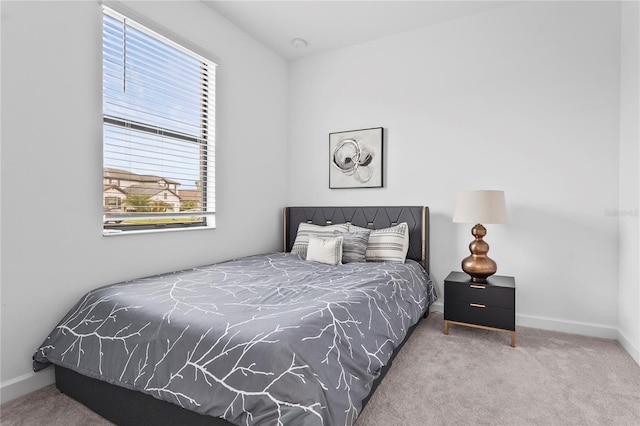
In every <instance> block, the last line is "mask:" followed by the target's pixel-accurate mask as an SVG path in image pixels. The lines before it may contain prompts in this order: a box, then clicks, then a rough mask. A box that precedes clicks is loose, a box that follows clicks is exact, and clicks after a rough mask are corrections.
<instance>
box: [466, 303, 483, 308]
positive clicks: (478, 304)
mask: <svg viewBox="0 0 640 426" xmlns="http://www.w3.org/2000/svg"><path fill="white" fill-rule="evenodd" d="M469 306H473V307H474V308H484V307H485V305H481V304H480V303H469Z"/></svg>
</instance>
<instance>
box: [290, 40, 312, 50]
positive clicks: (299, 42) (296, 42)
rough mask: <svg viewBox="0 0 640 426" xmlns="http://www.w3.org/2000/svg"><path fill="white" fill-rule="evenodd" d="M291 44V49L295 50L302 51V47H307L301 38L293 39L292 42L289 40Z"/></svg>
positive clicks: (305, 41)
mask: <svg viewBox="0 0 640 426" xmlns="http://www.w3.org/2000/svg"><path fill="white" fill-rule="evenodd" d="M291 44H293V47H295V48H296V49H302V48H304V47H307V45H308V44H309V43H307V40H305V39H303V38H294V39H293V40H291Z"/></svg>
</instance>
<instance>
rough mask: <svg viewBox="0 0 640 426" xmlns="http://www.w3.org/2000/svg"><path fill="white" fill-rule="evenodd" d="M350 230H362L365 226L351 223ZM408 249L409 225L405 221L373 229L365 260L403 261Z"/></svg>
mask: <svg viewBox="0 0 640 426" xmlns="http://www.w3.org/2000/svg"><path fill="white" fill-rule="evenodd" d="M349 230H350V231H352V232H362V230H366V228H360V227H357V226H353V225H351V226H350V227H349ZM407 251H409V227H408V225H407V223H406V222H402V223H399V224H398V225H396V226H391V227H389V228H382V229H374V230H372V231H371V233H370V234H369V244H368V245H367V253H366V258H367V262H399V263H404V261H405V259H406V258H407Z"/></svg>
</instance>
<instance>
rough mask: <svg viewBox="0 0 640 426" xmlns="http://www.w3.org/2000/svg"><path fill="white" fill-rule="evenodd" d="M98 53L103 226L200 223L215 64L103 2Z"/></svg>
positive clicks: (209, 170) (209, 159)
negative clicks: (101, 101) (101, 121)
mask: <svg viewBox="0 0 640 426" xmlns="http://www.w3.org/2000/svg"><path fill="white" fill-rule="evenodd" d="M102 54H103V79H102V89H103V222H104V229H105V233H108V232H122V231H131V230H140V229H149V228H153V229H157V228H171V227H190V226H205V225H207V217H209V219H211V216H212V215H213V214H214V213H215V192H214V187H215V179H214V171H215V146H214V134H215V131H214V130H215V68H216V64H215V63H213V62H211V61H209V60H207V59H205V58H203V57H201V56H199V55H197V54H195V53H193V52H191V51H190V50H188V49H186V48H184V47H182V46H180V45H179V44H177V43H175V42H173V41H171V40H169V39H167V38H165V37H163V36H161V35H159V34H157V33H155V32H153V31H151V30H149V29H148V28H145V27H144V26H142V25H140V24H138V23H137V22H135V21H133V20H131V19H129V18H127V17H125V16H123V15H121V14H119V13H117V12H115V11H113V10H111V9H109V8H106V7H105V8H103V47H102ZM107 231H108V232H107Z"/></svg>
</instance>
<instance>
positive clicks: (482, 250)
mask: <svg viewBox="0 0 640 426" xmlns="http://www.w3.org/2000/svg"><path fill="white" fill-rule="evenodd" d="M453 221H454V222H456V223H475V224H476V225H475V226H474V227H473V228H472V229H471V235H473V236H474V237H475V240H473V241H471V243H470V244H469V251H470V252H471V255H470V256H468V257H465V258H464V259H462V270H463V271H464V272H466V273H467V274H469V275H470V276H471V281H472V282H477V283H485V282H487V277H489V276H491V275H493V274H495V273H496V270H497V269H498V267H497V265H496V262H494V261H493V260H492V259H490V258H489V257H488V256H487V253H488V252H489V244H487V243H486V242H485V241H484V240H483V239H482V238H483V237H484V236H485V235H487V229H486V228H485V227H484V226H482V225H481V224H482V223H507V211H506V207H505V201H504V191H491V190H482V191H460V192H458V193H456V204H455V209H454V211H453Z"/></svg>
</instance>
